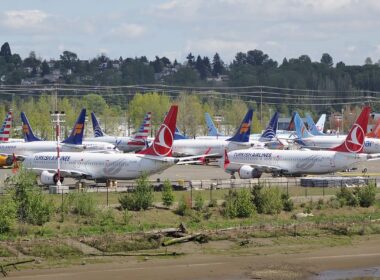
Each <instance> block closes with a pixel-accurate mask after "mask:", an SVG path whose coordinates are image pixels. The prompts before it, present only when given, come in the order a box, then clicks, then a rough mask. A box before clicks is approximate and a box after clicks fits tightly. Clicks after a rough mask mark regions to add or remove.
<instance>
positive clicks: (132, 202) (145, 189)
mask: <svg viewBox="0 0 380 280" xmlns="http://www.w3.org/2000/svg"><path fill="white" fill-rule="evenodd" d="M136 183H137V186H136V188H135V190H134V191H133V192H132V193H127V194H126V195H124V196H122V197H120V198H119V202H120V204H121V207H123V209H128V210H134V211H140V210H146V209H148V208H149V207H150V206H152V203H153V187H152V185H151V184H150V183H149V181H148V177H147V175H146V174H143V175H142V176H141V177H140V178H138V179H137V180H136Z"/></svg>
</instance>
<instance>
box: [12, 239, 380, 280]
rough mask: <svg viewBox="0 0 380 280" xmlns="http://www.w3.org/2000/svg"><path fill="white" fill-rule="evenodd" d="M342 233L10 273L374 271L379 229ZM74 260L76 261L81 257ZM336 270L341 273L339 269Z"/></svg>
mask: <svg viewBox="0 0 380 280" xmlns="http://www.w3.org/2000/svg"><path fill="white" fill-rule="evenodd" d="M339 238H340V237H338V239H339ZM342 238H343V239H342V240H343V241H344V242H343V243H346V244H345V245H338V246H336V244H335V245H334V246H333V247H330V246H331V243H329V242H325V241H327V240H326V239H324V238H322V239H320V238H319V237H307V238H306V237H302V238H299V239H298V238H297V237H285V238H278V239H268V238H266V239H257V238H256V239H251V240H250V242H249V244H248V245H247V246H244V247H239V245H237V243H236V242H234V241H213V242H210V243H208V244H203V245H200V244H196V243H187V244H182V245H179V246H174V247H172V248H171V249H174V250H176V251H177V252H186V253H187V254H186V255H185V256H181V257H174V258H154V257H149V258H141V257H140V258H136V257H123V258H122V257H110V258H109V259H106V260H104V258H103V259H102V260H99V262H98V263H95V264H86V265H74V266H71V267H66V268H49V269H33V270H22V271H13V272H11V273H10V274H9V278H11V279H54V280H67V279H70V280H77V279H78V280H79V279H81V280H85V279H91V280H98V279H99V280H100V279H116V280H117V279H167V280H171V279H185V280H187V279H202V280H203V279H204V280H213V279H218V280H223V279H331V278H325V277H322V276H321V278H320V277H318V274H319V273H320V272H323V271H326V270H341V269H343V270H344V269H361V268H371V267H372V268H373V267H375V269H374V270H373V271H375V272H376V271H377V270H378V269H380V235H371V236H361V237H355V238H348V237H342ZM345 238H348V239H345ZM308 239H309V240H308ZM320 240H321V242H320ZM342 240H341V241H342ZM346 241H348V242H346ZM92 261H94V260H92ZM104 261H106V263H104ZM78 262H79V264H80V261H78ZM88 262H90V260H88ZM367 273H368V271H367ZM334 275H335V276H339V272H337V273H335V274H334ZM367 275H368V274H367ZM374 275H375V274H374ZM359 277H360V274H359ZM344 278H345V279H347V277H344ZM332 279H339V278H332ZM365 279H375V278H370V277H369V278H365Z"/></svg>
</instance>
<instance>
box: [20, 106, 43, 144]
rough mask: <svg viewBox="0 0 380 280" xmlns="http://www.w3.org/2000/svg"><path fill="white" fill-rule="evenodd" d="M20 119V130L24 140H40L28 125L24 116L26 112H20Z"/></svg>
mask: <svg viewBox="0 0 380 280" xmlns="http://www.w3.org/2000/svg"><path fill="white" fill-rule="evenodd" d="M21 121H22V132H23V134H24V140H25V142H35V141H42V140H41V139H40V138H38V137H36V136H35V135H34V133H33V129H32V127H31V126H30V123H29V120H28V118H27V117H26V114H25V113H24V112H21Z"/></svg>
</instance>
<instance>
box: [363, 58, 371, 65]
mask: <svg viewBox="0 0 380 280" xmlns="http://www.w3.org/2000/svg"><path fill="white" fill-rule="evenodd" d="M364 64H365V65H372V64H373V63H372V59H371V58H370V57H367V58H366V59H365V61H364Z"/></svg>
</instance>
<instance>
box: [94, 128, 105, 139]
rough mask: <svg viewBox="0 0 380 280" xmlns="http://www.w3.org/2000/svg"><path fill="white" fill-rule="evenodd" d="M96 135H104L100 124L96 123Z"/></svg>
mask: <svg viewBox="0 0 380 280" xmlns="http://www.w3.org/2000/svg"><path fill="white" fill-rule="evenodd" d="M94 133H95V137H101V136H103V133H102V129H101V128H100V126H99V125H96V126H95V128H94Z"/></svg>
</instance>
